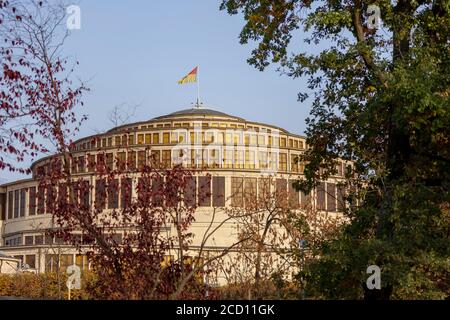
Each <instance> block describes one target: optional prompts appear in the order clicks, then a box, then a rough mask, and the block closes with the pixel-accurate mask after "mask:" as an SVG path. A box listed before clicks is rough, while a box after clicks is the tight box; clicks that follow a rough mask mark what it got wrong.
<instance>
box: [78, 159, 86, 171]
mask: <svg viewBox="0 0 450 320" xmlns="http://www.w3.org/2000/svg"><path fill="white" fill-rule="evenodd" d="M77 165H78V172H80V173H83V172H84V170H85V159H84V156H83V157H78V159H77Z"/></svg>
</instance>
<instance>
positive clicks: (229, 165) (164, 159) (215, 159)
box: [36, 149, 304, 177]
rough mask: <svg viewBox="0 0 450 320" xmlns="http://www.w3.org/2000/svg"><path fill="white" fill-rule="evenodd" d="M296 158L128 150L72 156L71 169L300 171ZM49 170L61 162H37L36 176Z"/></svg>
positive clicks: (258, 153)
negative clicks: (183, 168) (179, 167)
mask: <svg viewBox="0 0 450 320" xmlns="http://www.w3.org/2000/svg"><path fill="white" fill-rule="evenodd" d="M298 158H299V155H298V154H291V155H290V159H289V160H290V161H289V162H288V155H287V154H286V153H277V152H274V153H272V152H267V151H253V150H233V149H231V150H220V149H206V150H204V149H191V150H185V149H179V150H175V149H173V150H140V151H133V150H129V151H119V152H115V153H113V152H109V153H98V154H96V155H94V154H88V155H86V156H84V155H83V156H76V157H74V158H73V159H72V160H71V172H72V173H73V174H76V173H86V172H87V173H93V172H104V171H108V170H109V171H112V170H114V169H117V170H120V171H123V170H130V171H134V170H138V169H139V170H141V169H142V168H143V167H144V166H146V165H149V166H151V167H154V168H171V167H172V166H174V165H177V164H182V165H183V166H184V167H188V168H205V169H207V168H211V169H219V168H224V169H248V170H254V169H262V170H273V171H278V170H279V171H283V172H288V171H292V172H295V173H303V170H304V163H302V162H300V161H299V160H298ZM52 167H53V168H52ZM51 170H61V165H60V164H59V163H49V164H46V165H42V166H39V167H37V168H36V177H41V176H44V175H45V174H48V173H50V171H51Z"/></svg>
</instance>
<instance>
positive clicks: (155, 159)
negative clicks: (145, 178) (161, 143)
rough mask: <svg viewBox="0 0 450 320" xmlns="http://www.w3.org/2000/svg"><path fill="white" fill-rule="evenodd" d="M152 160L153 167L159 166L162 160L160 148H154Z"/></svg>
mask: <svg viewBox="0 0 450 320" xmlns="http://www.w3.org/2000/svg"><path fill="white" fill-rule="evenodd" d="M150 158H151V159H150V162H151V166H152V167H158V166H159V165H160V162H161V151H160V150H152V152H151V155H150Z"/></svg>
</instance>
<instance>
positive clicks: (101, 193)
mask: <svg viewBox="0 0 450 320" xmlns="http://www.w3.org/2000/svg"><path fill="white" fill-rule="evenodd" d="M105 204H106V183H105V179H99V180H97V181H96V182H95V208H96V209H97V210H103V209H105Z"/></svg>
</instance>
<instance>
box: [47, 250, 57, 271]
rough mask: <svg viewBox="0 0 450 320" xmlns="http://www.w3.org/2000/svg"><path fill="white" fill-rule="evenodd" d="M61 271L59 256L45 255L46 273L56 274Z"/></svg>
mask: <svg viewBox="0 0 450 320" xmlns="http://www.w3.org/2000/svg"><path fill="white" fill-rule="evenodd" d="M58 270H59V259H58V255H57V254H46V255H45V272H56V271H58Z"/></svg>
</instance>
